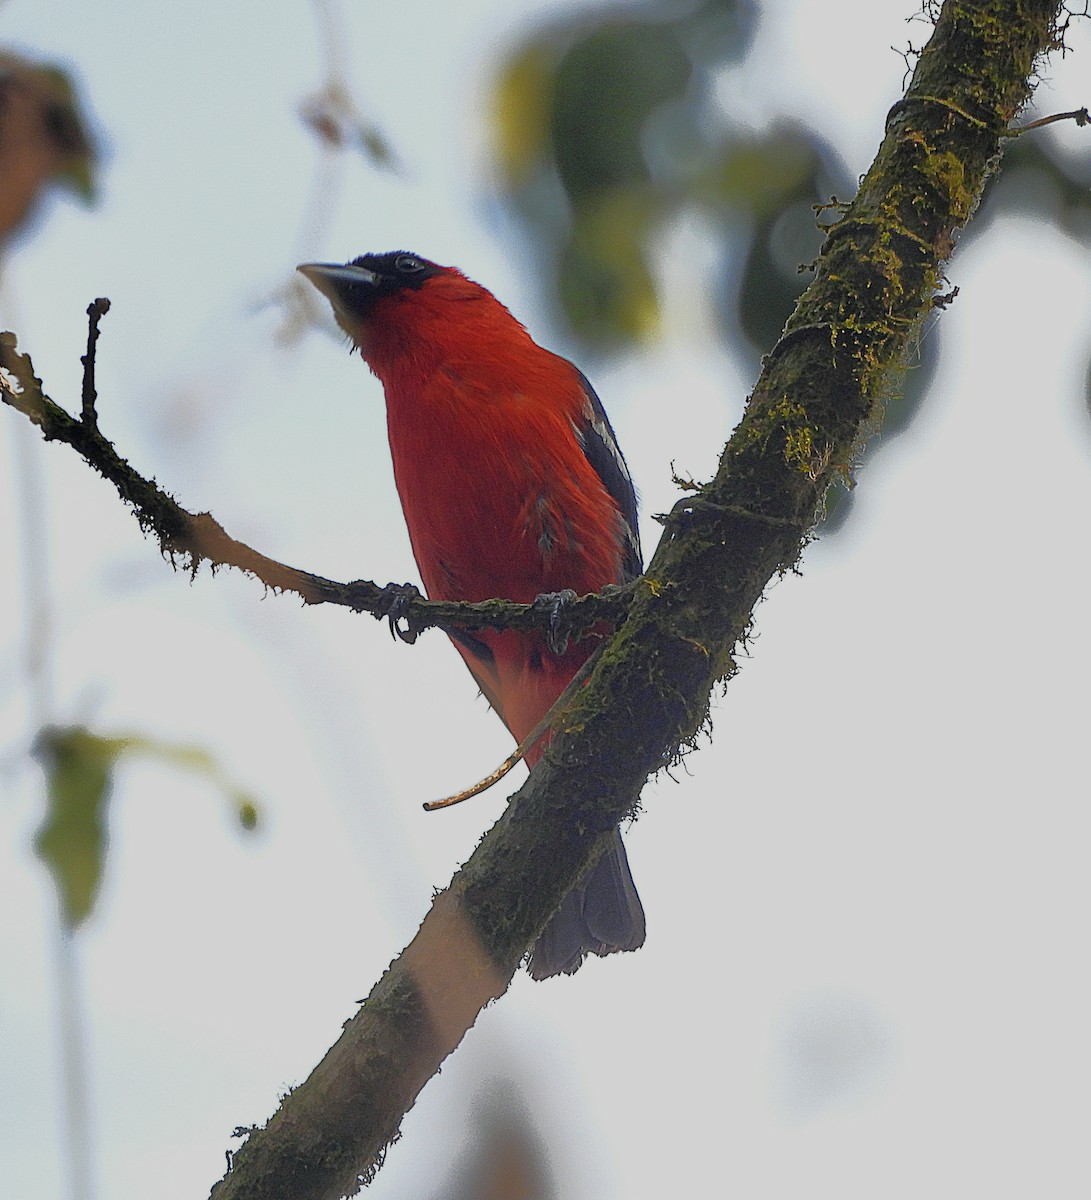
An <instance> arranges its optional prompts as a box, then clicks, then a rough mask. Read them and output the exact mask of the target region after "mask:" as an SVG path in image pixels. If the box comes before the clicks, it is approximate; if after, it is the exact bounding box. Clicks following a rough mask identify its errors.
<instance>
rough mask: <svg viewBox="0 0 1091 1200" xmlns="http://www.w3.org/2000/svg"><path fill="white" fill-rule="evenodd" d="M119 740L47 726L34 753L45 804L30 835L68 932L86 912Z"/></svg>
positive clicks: (93, 892) (98, 872)
mask: <svg viewBox="0 0 1091 1200" xmlns="http://www.w3.org/2000/svg"><path fill="white" fill-rule="evenodd" d="M125 741H126V739H124V738H113V739H108V738H100V737H97V736H96V735H95V734H93V733H91V732H90V731H89V730H87V729H83V728H82V727H80V726H75V727H72V728H70V729H60V728H49V729H46V730H43V732H42V734H41V736H40V737H39V739H38V743H37V746H36V751H35V752H36V754H37V757H38V759H39V760H40V761H41V763H42V766H43V767H44V769H45V772H46V779H47V784H48V807H47V809H46V815H45V820H44V821H43V822H42V824H41V826H40V827H39V829H38V832H37V834H36V836H35V838H34V849H35V851H36V852H37V854H38V857H39V858H41V859H42V861H43V862H44V863H45V864H46V866H47V867H48V868H49V870H50V872H51V874H52V875H53V882H54V883H55V884H56V887H57V893H58V896H59V899H60V904H61V916H62V920H63V922H64V925H65V927H66V929H68V931H69V932H71V931H72V930H74V929H76V928H78V927H79V926H80V925H81V924H82V923H83V922H84V921H85V920H86V919H87V917H88V916H89V915H90V914H91V910H92V909H93V907H94V904H95V899H96V898H97V896H98V890H99V884H100V883H101V880H102V869H103V860H104V858H105V854H106V843H107V833H106V806H107V804H108V803H109V799H110V791H111V789H112V786H113V770H114V767H115V765H116V763H117V758H118V755H119V754H120V753H121V752H122V750H123V749H124V745H125Z"/></svg>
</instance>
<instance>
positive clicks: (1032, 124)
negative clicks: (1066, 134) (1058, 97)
mask: <svg viewBox="0 0 1091 1200" xmlns="http://www.w3.org/2000/svg"><path fill="white" fill-rule="evenodd" d="M1056 121H1075V122H1076V124H1077V125H1080V126H1083V125H1086V124H1088V123H1089V122H1091V113H1088V111H1087V109H1086V108H1074V109H1073V110H1072V111H1071V112H1063V113H1054V114H1053V116H1051V117H1039V118H1038V120H1037V121H1029V122H1028V123H1027V124H1026V125H1020V126H1018V127H1017V128H1015V129H1005V130H1004V131H1003V134H1002V136H1003V137H1018V136H1019V135H1020V134H1021V133H1029V132H1030V130H1032V129H1041V128H1042V126H1043V125H1052V124H1054V122H1056Z"/></svg>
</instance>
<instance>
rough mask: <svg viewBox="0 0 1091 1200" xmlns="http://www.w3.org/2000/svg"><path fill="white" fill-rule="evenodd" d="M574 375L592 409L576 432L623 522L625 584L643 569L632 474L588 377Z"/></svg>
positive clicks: (622, 580)
mask: <svg viewBox="0 0 1091 1200" xmlns="http://www.w3.org/2000/svg"><path fill="white" fill-rule="evenodd" d="M577 374H578V375H579V378H580V383H581V384H582V385H583V390H584V394H585V395H586V396H587V403H588V405H589V406H590V410H591V419H590V420H589V421H588V422H587V424H586V425H585V426H583V427H582V428H581V429H579V430H577V435H578V437H579V439H580V446H581V447H582V449H583V452H584V454H585V455H586V456H587V461H588V462H589V463H590V464H591V466H592V467H594V469H595V474H596V475H598V477H599V478H600V479H601V480H602V482H603V486H604V487H605V488H606V490H607V491H608V492H609V493H610V495H611V496H612V497H613V499H614V503H615V504H616V505H617V506H618V509H619V511H620V512H621V517H622V520H623V521H624V524H625V528H624V531H623V532H624V537H625V557H624V559H623V562H622V573H623V578H622V579H620V580H618V582H619V583H627V582H628V581H629V580H630V579H635V578H636V577H637V576H638V575H639V574H640V573H641V571H642V570H643V569H644V564H643V558H642V557H641V553H640V531H639V528H638V526H637V514H636V488H635V487H634V486H633V477H632V476H631V475H630V474H629V468H628V466H627V465H626V463H625V457H624V455H623V454H622V453H621V447H620V446H618V444H617V438H616V437H614V431H613V428H612V427H611V425H610V421H609V418H608V417H607V416H606V410H605V409H604V408H603V407H602V401H601V400H600V399H599V398H598V396H597V395H596V393H595V389H594V388H593V387H592V386H591V383H590V380H588V378H587V376H586V375H584V373H583V372H582V371H577Z"/></svg>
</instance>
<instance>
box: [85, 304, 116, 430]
mask: <svg viewBox="0 0 1091 1200" xmlns="http://www.w3.org/2000/svg"><path fill="white" fill-rule="evenodd" d="M109 311H110V301H109V300H107V298H106V297H105V296H99V298H98V299H97V300H92V301H91V303H90V304H89V305H88V306H87V353H86V354H84V355H82V356H81V357H80V362H81V363H83V405H82V408H81V415H82V420H83V423H84V425H86V426H87V428H88V429H93V430H96V431H97V430H98V413H97V412H96V411H95V401H96V400H97V399H98V392H96V391H95V350H96V347H97V345H98V334H99V329H98V327H99V322H100V321H101V320H102V318H103V317H104V316H105V315H106V314H107V313H108V312H109Z"/></svg>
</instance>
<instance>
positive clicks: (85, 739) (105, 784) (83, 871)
mask: <svg viewBox="0 0 1091 1200" xmlns="http://www.w3.org/2000/svg"><path fill="white" fill-rule="evenodd" d="M133 753H135V754H144V755H148V756H150V757H151V758H153V759H157V760H159V761H160V762H164V763H167V764H169V765H172V766H176V767H182V768H184V769H185V770H188V771H194V772H196V773H197V774H198V775H201V776H203V777H204V778H205V779H207V780H208V781H209V782H211V783H213V784H215V785H216V786H217V787H218V788H220V789H221V790H222V791H223V792H224V793H225V794H226V795H227V797H228V799H229V800H230V801H231V803H232V805H233V806H234V808H235V813H236V819H237V820H238V822H239V825H240V827H241V828H242V829H244V830H247V831H250V830H253V829H255V828H256V827H257V824H258V809H257V806H256V804H255V802H254V800H253V798H252V797H250V796H249V795H248V794H247V793H245V792H244V791H242V790H241V789H239V788H237V787H235V786H233V785H232V784H231V783H230V782H229V781H228V780H227V779H226V777H225V776H224V773H223V771H222V769H221V768H220V766H219V764H218V763H217V762H216V761H215V759H214V758H213V757H212V755H210V754H209V753H208V752H207V751H205V750H202V749H200V748H199V747H193V746H178V745H170V744H167V743H164V742H157V741H154V740H152V739H150V738H145V737H140V736H122V737H113V738H107V737H101V736H99V735H98V734H95V733H92V732H91V731H90V730H89V729H85V728H83V727H82V726H78V725H76V726H71V727H69V728H60V727H50V728H48V729H45V730H43V731H42V733H41V735H40V736H39V738H38V741H37V744H36V746H35V754H36V756H37V758H38V760H39V761H40V762H41V764H42V767H43V769H44V770H45V773H46V780H47V808H46V815H45V818H44V820H43V821H42V824H41V826H40V827H39V829H38V832H37V834H36V835H35V838H34V849H35V851H36V853H37V854H38V857H39V858H41V859H42V861H43V862H45V864H46V866H47V867H48V868H49V870H50V873H51V874H52V876H53V882H54V883H55V884H56V887H57V893H58V896H59V898H60V904H61V914H62V919H63V921H64V924H65V927H66V928H67V929H68V930H69V931H70V932H71V931H72V930H75V929H77V928H78V927H79V926H80V925H81V924H82V923H83V922H84V921H85V920H86V919H87V918H88V917H89V916H90V915H91V912H92V911H93V909H94V905H95V901H96V899H97V897H98V890H99V885H100V883H101V880H102V873H103V869H104V865H105V858H106V850H107V845H108V841H109V835H108V826H107V821H106V811H107V807H108V805H109V801H110V793H111V791H112V789H113V784H114V773H115V771H116V769H117V766H118V763H119V762H120V760H121V758H122V757H123V756H124V755H126V754H133Z"/></svg>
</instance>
